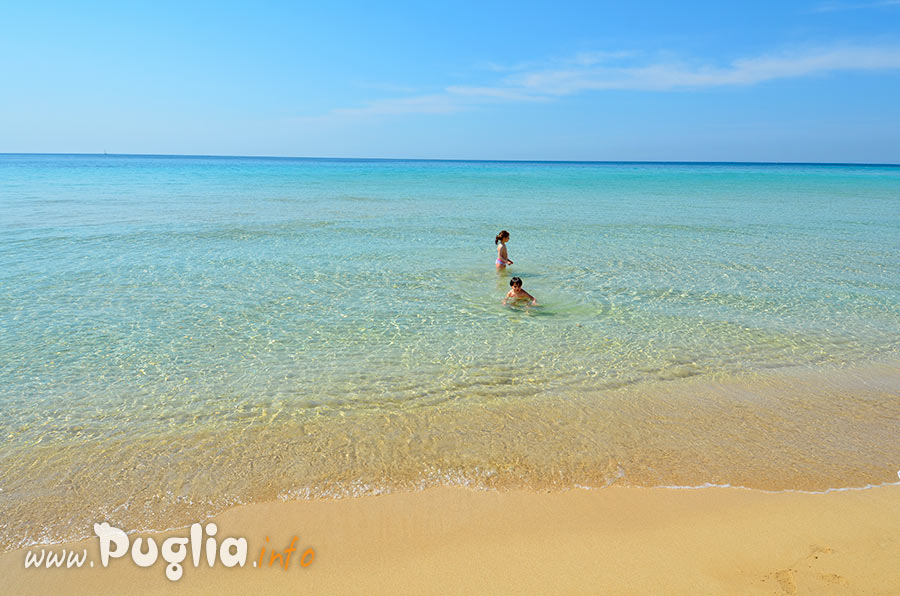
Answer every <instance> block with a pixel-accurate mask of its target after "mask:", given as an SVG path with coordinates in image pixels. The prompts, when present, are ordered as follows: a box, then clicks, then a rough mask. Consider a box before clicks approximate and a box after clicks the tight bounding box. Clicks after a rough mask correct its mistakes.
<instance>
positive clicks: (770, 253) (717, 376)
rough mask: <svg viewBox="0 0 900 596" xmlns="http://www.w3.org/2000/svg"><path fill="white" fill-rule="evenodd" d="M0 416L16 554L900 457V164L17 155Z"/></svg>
mask: <svg viewBox="0 0 900 596" xmlns="http://www.w3.org/2000/svg"><path fill="white" fill-rule="evenodd" d="M500 230H508V231H509V233H510V241H509V243H508V245H507V248H508V252H509V257H510V258H511V259H512V260H513V261H514V264H513V265H512V266H510V267H507V268H505V269H501V270H498V269H497V268H496V267H495V263H494V261H495V259H496V255H497V249H496V246H495V236H496V235H497V234H498V233H499V232H500ZM512 276H518V277H520V278H521V279H522V280H523V287H524V289H525V290H526V291H528V292H529V293H531V294H532V295H534V296H535V297H536V298H537V300H538V304H537V305H527V304H526V305H521V304H510V305H504V304H503V303H502V299H503V297H504V295H505V294H506V292H507V291H508V290H509V280H510V279H511V278H512ZM0 411H2V416H0V437H2V441H0V550H9V549H14V548H20V547H24V546H28V545H32V544H43V543H53V542H59V541H63V540H72V539H76V538H81V537H86V536H89V535H91V527H92V524H93V523H94V522H99V521H103V520H106V521H109V522H110V523H114V524H119V526H118V527H123V528H129V529H132V530H139V529H164V528H172V527H179V526H180V525H187V524H190V523H192V522H194V521H198V520H199V519H203V518H204V517H206V516H210V515H214V514H216V513H218V512H221V511H222V510H224V509H225V508H228V507H231V506H233V505H236V504H241V503H251V502H265V501H273V500H291V499H322V498H354V497H358V496H362V495H372V494H380V493H385V492H392V491H399V490H403V491H416V490H425V489H427V488H429V487H434V486H465V487H470V488H472V489H475V490H510V489H525V490H528V489H533V490H580V489H596V490H602V489H603V488H605V487H608V486H620V485H625V486H668V487H680V488H691V487H702V486H740V487H744V488H747V489H753V490H768V491H785V490H799V491H816V492H818V491H827V490H838V489H851V488H865V487H870V486H877V485H881V484H885V483H893V482H897V480H898V476H897V474H898V470H900V166H895V165H862V164H761V163H608V162H602V163H594V162H577V163H576V162H571V163H570V162H504V161H427V160H368V159H305V158H262V157H193V156H183V157H181V156H131V155H14V154H4V155H0Z"/></svg>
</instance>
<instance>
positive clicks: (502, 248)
mask: <svg viewBox="0 0 900 596" xmlns="http://www.w3.org/2000/svg"><path fill="white" fill-rule="evenodd" d="M507 242H509V232H507V231H506V230H500V233H499V234H497V237H496V238H494V244H496V245H497V261H496V263H497V269H503V268H505V267H506V266H507V265H512V264H513V262H512V261H510V260H509V254H507V252H506V243H507Z"/></svg>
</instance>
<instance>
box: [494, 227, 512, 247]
mask: <svg viewBox="0 0 900 596" xmlns="http://www.w3.org/2000/svg"><path fill="white" fill-rule="evenodd" d="M507 240H509V232H507V231H506V230H500V233H499V234H497V237H496V238H494V244H500V243H501V242H506V241H507Z"/></svg>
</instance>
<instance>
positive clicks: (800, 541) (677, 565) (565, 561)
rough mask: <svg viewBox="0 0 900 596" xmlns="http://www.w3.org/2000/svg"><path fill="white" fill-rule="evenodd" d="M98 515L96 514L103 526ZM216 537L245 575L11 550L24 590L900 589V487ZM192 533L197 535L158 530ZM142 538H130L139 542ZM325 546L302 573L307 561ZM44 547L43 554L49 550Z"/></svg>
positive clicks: (596, 500) (289, 527) (225, 522)
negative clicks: (79, 562) (31, 557)
mask: <svg viewBox="0 0 900 596" xmlns="http://www.w3.org/2000/svg"><path fill="white" fill-rule="evenodd" d="M98 521H100V520H98ZM215 521H216V522H217V523H218V525H219V532H218V535H217V537H218V538H219V539H220V540H221V539H224V538H225V537H226V536H243V537H246V538H247V540H248V542H249V548H248V556H247V564H246V566H245V567H244V568H242V569H241V568H233V569H225V568H223V567H222V565H221V563H220V562H217V566H216V567H215V568H213V569H209V568H207V567H206V564H205V562H202V563H201V566H200V567H199V568H194V567H193V565H192V563H191V556H190V554H188V558H187V565H186V567H185V568H184V576H183V577H182V578H181V579H180V580H179V581H178V582H170V581H169V580H167V579H166V578H165V568H164V562H163V561H162V559H160V560H159V561H157V562H156V564H154V565H153V566H151V567H148V568H139V567H137V566H136V565H135V564H134V563H133V562H132V560H131V559H130V557H125V558H122V559H115V560H112V561H111V562H110V566H109V567H108V568H102V567H101V566H100V563H99V556H98V555H97V551H96V549H97V540H96V539H92V540H87V541H83V542H79V543H74V544H69V545H57V546H54V547H53V549H54V550H57V551H58V550H61V549H62V548H75V549H77V550H78V551H79V552H80V549H82V548H88V551H89V560H91V559H92V560H94V561H96V563H95V567H93V568H85V569H77V570H76V569H69V570H64V569H49V570H48V569H44V568H42V569H34V568H32V569H27V570H26V569H24V551H22V550H19V551H12V552H8V553H6V554H4V555H2V556H0V575H2V576H3V577H4V578H5V581H4V584H5V586H4V588H5V589H8V590H11V592H10V593H16V594H41V593H42V594H54V593H67V594H94V593H98V592H105V593H113V594H120V593H121V594H124V593H128V594H156V593H175V594H246V593H260V594H270V593H272V594H274V593H293V594H297V593H299V594H307V593H308V594H358V593H367V594H503V593H509V594H512V593H515V594H549V593H555V594H580V593H605V594H651V593H659V594H663V593H664V594H892V593H897V592H898V590H900V564H898V563H900V486H896V485H893V486H883V487H878V488H872V489H867V490H850V491H835V492H830V493H824V494H822V493H819V494H810V493H796V492H782V493H770V492H762V491H753V490H744V489H734V488H703V489H694V490H675V489H660V488H655V489H648V488H627V487H610V488H607V489H601V490H569V491H561V492H536V491H508V492H507V491H476V490H470V489H463V488H437V489H430V490H426V491H421V492H409V493H397V494H391V495H382V496H370V497H359V498H350V499H338V500H313V501H292V502H273V503H268V504H255V505H247V506H240V507H236V508H233V509H230V510H228V511H226V512H224V513H222V514H221V515H219V516H218V517H217V518H215ZM168 535H178V536H187V535H188V531H187V530H186V529H181V530H176V531H174V532H169V533H162V534H156V535H154V536H156V538H157V540H158V541H161V540H162V539H164V537H165V536H168ZM295 535H296V536H297V537H298V540H297V541H296V543H295V547H296V548H297V549H298V550H297V552H296V553H295V554H294V559H293V560H292V562H291V564H290V566H289V568H288V569H286V570H284V569H279V568H277V567H272V568H269V567H267V566H266V565H265V564H264V565H263V568H253V561H256V560H257V559H258V558H259V552H260V548H261V547H262V546H263V545H264V544H265V542H264V541H265V537H266V536H268V537H269V540H270V542H269V544H270V545H274V546H276V547H277V548H279V549H284V548H286V547H287V545H288V544H289V543H290V542H291V538H292V537H293V536H295ZM131 539H132V542H133V541H134V539H135V536H134V535H132V536H131ZM307 548H312V549H314V551H315V558H314V559H313V560H312V563H311V564H310V565H309V566H308V567H306V568H303V567H301V566H300V565H299V558H298V557H299V556H300V554H301V553H302V552H303V551H304V550H305V549H307ZM38 550H39V549H38Z"/></svg>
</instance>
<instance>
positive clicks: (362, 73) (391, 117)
mask: <svg viewBox="0 0 900 596" xmlns="http://www.w3.org/2000/svg"><path fill="white" fill-rule="evenodd" d="M326 4H327V5H326ZM104 150H105V151H109V152H110V153H168V154H214V155H290V156H323V157H405V158H450V159H466V158H470V159H562V160H565V159H576V160H686V161H690V160H711V161H850V162H881V163H885V162H887V163H900V0H881V1H878V0H874V1H850V0H847V1H846V2H844V1H826V2H822V1H812V2H753V3H749V2H748V3H746V4H745V5H744V6H740V7H738V6H735V4H734V3H729V2H693V3H672V2H634V3H624V2H609V3H604V2H585V3H578V2H568V3H566V2H553V3H550V2H544V3H525V2H516V3H513V2H510V3H491V2H478V3H456V4H441V3H424V2H411V3H392V4H390V5H389V6H387V5H386V6H385V7H381V8H377V7H374V3H315V4H313V3H309V4H306V3H300V2H253V3H250V2H246V3H229V2H215V3H213V2H192V3H181V2H179V3H174V2H171V3H170V2H152V3H150V2H147V3H142V4H140V5H138V4H136V3H134V4H133V3H128V2H116V3H91V2H83V3H69V2H66V3H46V2H39V1H34V2H19V3H15V4H14V3H12V2H11V1H9V0H7V2H5V3H4V8H3V18H2V19H0V152H86V153H97V152H103V151H104Z"/></svg>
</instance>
